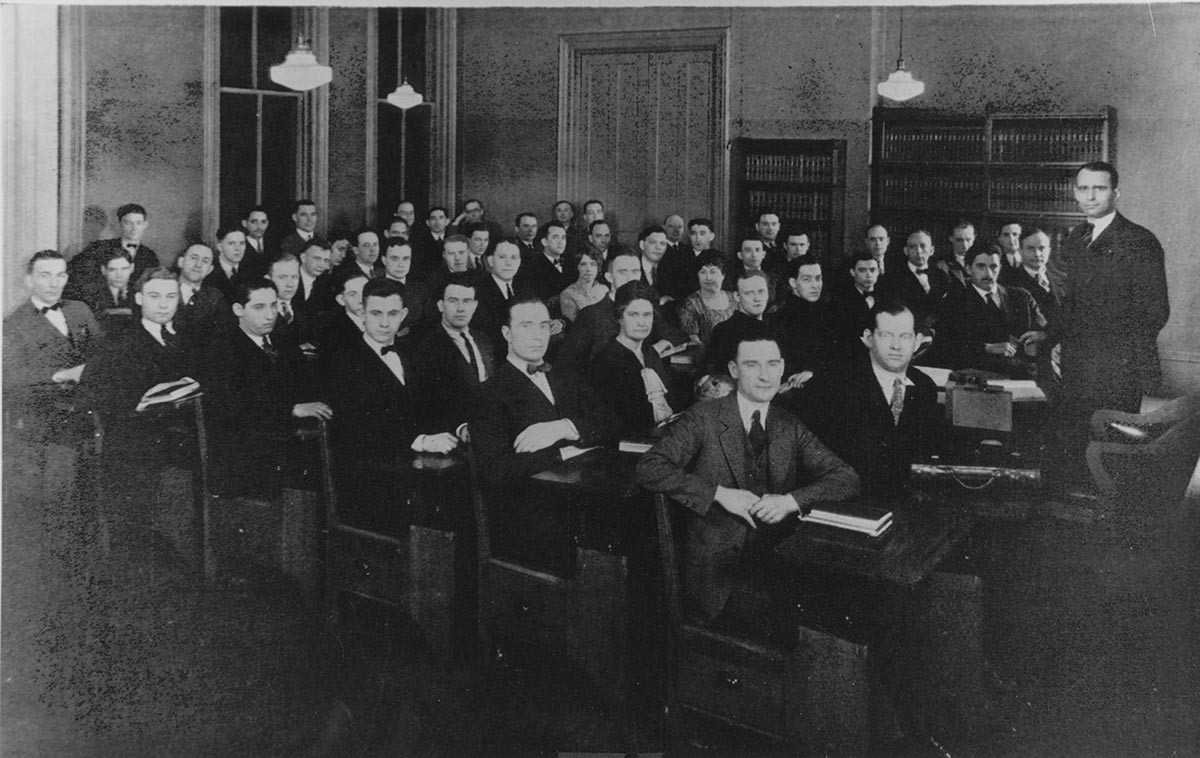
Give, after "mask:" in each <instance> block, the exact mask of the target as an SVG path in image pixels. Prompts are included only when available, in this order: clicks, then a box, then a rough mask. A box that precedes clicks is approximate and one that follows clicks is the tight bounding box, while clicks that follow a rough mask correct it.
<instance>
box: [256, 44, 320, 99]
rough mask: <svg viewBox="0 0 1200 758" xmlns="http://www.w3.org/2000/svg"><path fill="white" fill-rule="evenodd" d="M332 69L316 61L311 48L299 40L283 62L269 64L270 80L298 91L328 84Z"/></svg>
mask: <svg viewBox="0 0 1200 758" xmlns="http://www.w3.org/2000/svg"><path fill="white" fill-rule="evenodd" d="M332 79H333V69H331V68H330V67H329V66H322V65H321V64H319V63H317V56H315V55H313V52H312V48H310V47H309V46H308V45H307V44H305V43H303V42H301V43H299V44H297V45H296V47H295V48H293V49H292V50H291V52H289V53H288V54H287V58H285V59H284V61H283V63H280V64H279V65H277V66H271V81H273V82H275V83H276V84H282V85H283V86H284V87H287V88H288V89H294V90H296V91H298V92H303V91H305V90H310V89H314V88H316V87H320V86H321V85H323V84H329V82H330V80H332Z"/></svg>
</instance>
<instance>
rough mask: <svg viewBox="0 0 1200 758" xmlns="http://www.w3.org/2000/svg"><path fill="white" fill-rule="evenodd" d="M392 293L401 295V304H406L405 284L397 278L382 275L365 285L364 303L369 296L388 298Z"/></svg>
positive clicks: (364, 303)
mask: <svg viewBox="0 0 1200 758" xmlns="http://www.w3.org/2000/svg"><path fill="white" fill-rule="evenodd" d="M392 295H399V296H400V303H401V305H403V304H404V285H403V284H401V283H400V282H398V281H396V280H395V279H388V278H387V277H380V278H378V279H372V280H371V281H369V282H367V283H366V284H364V285H363V293H362V299H363V305H366V303H367V299H368V298H372V297H382V298H388V297H391V296H392Z"/></svg>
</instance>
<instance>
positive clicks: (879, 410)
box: [802, 300, 945, 496]
mask: <svg viewBox="0 0 1200 758" xmlns="http://www.w3.org/2000/svg"><path fill="white" fill-rule="evenodd" d="M871 318H872V321H873V323H872V324H871V326H869V327H868V328H866V329H863V332H862V335H861V339H862V342H863V344H864V345H865V346H866V348H867V350H866V352H865V353H864V354H863V355H861V356H860V357H859V358H858V359H856V360H854V361H852V362H850V363H848V364H845V365H844V367H842V368H840V369H839V370H832V371H827V372H825V373H824V374H822V375H820V376H817V377H814V378H813V381H812V383H811V384H810V386H809V387H808V390H807V392H806V396H805V402H804V404H803V407H804V412H803V414H802V417H803V418H804V421H805V423H806V424H808V427H809V429H812V431H813V432H814V433H815V434H816V435H817V437H819V438H820V439H821V441H822V442H824V443H825V444H826V445H828V446H829V449H830V450H832V451H833V452H834V453H836V454H837V455H838V457H840V458H841V459H842V460H844V461H845V462H846V463H848V464H850V466H851V467H852V468H853V469H854V471H855V472H856V473H857V474H858V477H859V479H860V480H861V482H862V492H863V494H864V495H883V496H895V495H899V494H901V493H902V492H903V491H904V486H905V483H906V482H907V481H908V476H909V469H910V467H911V465H912V464H913V463H914V462H916V461H921V460H926V459H927V458H928V457H929V455H931V454H932V453H934V452H936V450H937V442H938V441H939V440H940V439H942V437H943V433H944V426H945V422H944V414H943V413H942V412H941V410H940V408H939V406H938V402H937V387H936V386H935V385H934V383H933V380H932V379H930V378H929V377H928V376H926V375H925V374H924V372H922V371H920V370H919V369H916V368H913V367H912V365H911V364H912V357H913V353H914V351H915V350H916V346H917V343H918V335H917V333H916V327H915V323H914V320H913V314H912V311H911V310H909V309H908V307H907V306H905V305H903V304H901V303H899V302H896V301H887V300H883V301H881V302H879V303H877V304H876V305H875V306H874V307H873V308H872V309H871Z"/></svg>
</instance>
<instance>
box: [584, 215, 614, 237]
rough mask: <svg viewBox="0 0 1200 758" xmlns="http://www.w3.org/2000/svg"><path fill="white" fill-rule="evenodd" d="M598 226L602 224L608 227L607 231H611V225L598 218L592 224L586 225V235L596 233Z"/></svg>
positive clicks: (605, 220)
mask: <svg viewBox="0 0 1200 758" xmlns="http://www.w3.org/2000/svg"><path fill="white" fill-rule="evenodd" d="M600 224H604V225H605V226H607V227H608V230H609V231H610V232H611V231H612V224H610V223H608V220H607V219H603V218H598V219H596V220H595V221H593V222H592V223H590V224H588V234H591V233H592V232H594V231H596V227H597V226H599V225H600Z"/></svg>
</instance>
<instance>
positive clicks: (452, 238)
mask: <svg viewBox="0 0 1200 758" xmlns="http://www.w3.org/2000/svg"><path fill="white" fill-rule="evenodd" d="M451 242H461V243H463V244H464V245H469V244H470V243H471V241H470V240H469V239H467V238H466V237H465V236H463V235H461V234H447V235H446V236H445V237H444V238H443V239H442V247H443V248H445V247H446V245H447V244H449V243H451Z"/></svg>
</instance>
